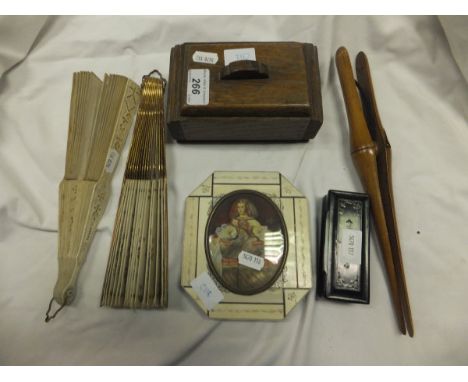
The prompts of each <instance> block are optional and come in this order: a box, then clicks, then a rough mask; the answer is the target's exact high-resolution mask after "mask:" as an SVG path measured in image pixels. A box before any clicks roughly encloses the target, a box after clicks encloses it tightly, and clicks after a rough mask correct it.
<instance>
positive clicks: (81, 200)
mask: <svg viewBox="0 0 468 382" xmlns="http://www.w3.org/2000/svg"><path fill="white" fill-rule="evenodd" d="M139 96H140V95H139V87H138V85H137V84H135V83H134V82H133V81H131V80H129V79H128V78H126V77H123V76H119V75H113V74H112V75H106V76H105V78H104V82H102V81H101V80H100V79H99V78H98V77H97V76H96V75H95V74H94V73H91V72H77V73H74V75H73V87H72V96H71V103H70V120H69V130H68V143H67V154H66V164H65V176H64V179H63V180H62V182H61V183H60V186H59V244H58V263H59V266H58V279H57V282H56V284H55V288H54V293H53V298H52V300H51V302H50V304H49V310H48V312H47V314H46V322H48V321H50V320H51V319H52V318H54V317H55V315H56V314H57V313H58V311H60V310H61V309H62V308H63V307H64V306H65V305H69V304H70V303H71V302H72V301H73V299H74V297H75V291H76V283H77V279H78V275H79V272H80V269H81V267H82V265H83V263H84V261H85V260H86V255H87V252H88V250H89V247H90V245H91V241H92V239H93V237H94V234H95V233H96V229H97V225H98V223H99V221H100V220H101V218H102V215H103V214H104V211H105V209H106V205H107V202H108V199H109V195H110V187H111V180H112V176H113V174H114V170H115V166H116V163H117V161H118V158H119V156H120V153H121V151H122V148H123V146H124V143H125V140H126V139H127V135H128V131H129V129H130V126H131V123H132V121H133V116H134V114H135V112H136V109H137V105H138V102H139ZM53 301H56V303H58V304H59V305H60V308H59V310H58V311H56V312H55V314H54V315H52V316H49V312H50V310H51V307H52V303H53Z"/></svg>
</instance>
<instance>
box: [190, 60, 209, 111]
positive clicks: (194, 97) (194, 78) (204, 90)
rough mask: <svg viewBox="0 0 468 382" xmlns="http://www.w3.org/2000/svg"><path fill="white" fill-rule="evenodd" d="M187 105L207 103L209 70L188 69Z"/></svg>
mask: <svg viewBox="0 0 468 382" xmlns="http://www.w3.org/2000/svg"><path fill="white" fill-rule="evenodd" d="M187 77H188V79H187V105H208V103H209V102H210V70H209V69H189V71H188V76H187Z"/></svg>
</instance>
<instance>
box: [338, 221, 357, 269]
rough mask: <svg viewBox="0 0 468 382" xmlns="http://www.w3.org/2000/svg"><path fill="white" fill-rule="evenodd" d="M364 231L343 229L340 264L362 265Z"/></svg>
mask: <svg viewBox="0 0 468 382" xmlns="http://www.w3.org/2000/svg"><path fill="white" fill-rule="evenodd" d="M361 246H362V231H359V230H355V229H343V231H342V234H341V251H340V252H341V253H340V262H341V263H349V264H357V265H361Z"/></svg>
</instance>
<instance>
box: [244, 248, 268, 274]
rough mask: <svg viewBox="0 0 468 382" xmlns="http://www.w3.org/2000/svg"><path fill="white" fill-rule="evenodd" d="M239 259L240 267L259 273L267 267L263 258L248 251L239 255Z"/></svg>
mask: <svg viewBox="0 0 468 382" xmlns="http://www.w3.org/2000/svg"><path fill="white" fill-rule="evenodd" d="M238 259H239V264H240V265H245V266H246V267H249V268H252V269H255V270H257V271H261V270H262V269H263V266H264V265H265V260H264V259H263V257H260V256H257V255H254V254H252V253H249V252H247V251H241V253H239V257H238Z"/></svg>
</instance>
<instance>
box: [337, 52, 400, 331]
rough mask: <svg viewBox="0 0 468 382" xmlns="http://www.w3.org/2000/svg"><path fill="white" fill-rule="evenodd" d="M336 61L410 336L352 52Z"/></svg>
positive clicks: (355, 153)
mask: <svg viewBox="0 0 468 382" xmlns="http://www.w3.org/2000/svg"><path fill="white" fill-rule="evenodd" d="M335 61H336V67H337V69H338V74H339V78H340V83H341V88H342V91H343V98H344V101H345V105H346V112H347V115H348V123H349V131H350V148H351V156H352V159H353V163H354V166H355V168H356V170H357V172H358V174H359V177H360V179H361V183H362V185H363V186H364V189H365V190H366V192H367V193H368V194H369V198H370V201H371V208H372V215H373V217H374V222H375V227H376V231H377V236H378V238H379V243H380V247H381V250H382V254H383V258H384V263H385V268H386V270H387V276H388V281H389V284H390V292H391V297H392V301H393V307H394V309H395V313H396V316H397V321H398V327H399V329H400V331H401V333H403V334H406V325H405V318H404V313H403V309H402V299H401V295H400V287H399V283H398V279H397V276H396V271H395V265H394V261H393V254H392V247H391V244H390V237H389V233H388V228H387V221H386V218H385V211H384V207H383V202H382V194H381V191H380V180H379V172H378V167H377V152H376V151H377V150H376V145H375V143H374V141H373V140H372V137H371V135H370V133H369V129H368V126H367V122H366V119H365V116H364V111H363V108H362V104H361V99H360V97H359V94H358V91H357V88H356V85H355V80H354V76H353V70H352V66H351V61H350V59H349V55H348V51H347V50H346V49H345V48H343V47H342V48H339V49H338V50H337V52H336V56H335Z"/></svg>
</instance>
